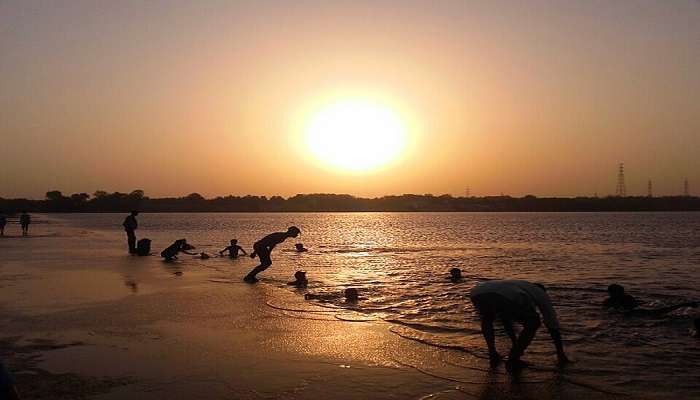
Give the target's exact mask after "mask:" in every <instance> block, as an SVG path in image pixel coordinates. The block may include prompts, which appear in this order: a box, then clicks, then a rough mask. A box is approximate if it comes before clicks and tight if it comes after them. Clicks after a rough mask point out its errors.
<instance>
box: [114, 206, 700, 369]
mask: <svg viewBox="0 0 700 400" xmlns="http://www.w3.org/2000/svg"><path fill="white" fill-rule="evenodd" d="M137 215H138V212H136V211H134V212H132V213H131V215H130V216H128V217H127V218H126V220H125V221H124V228H125V230H126V232H127V239H128V243H129V252H132V253H135V254H140V253H139V252H138V245H137V246H136V247H133V244H134V243H135V235H134V230H135V229H136V227H137V223H136V219H135V217H136V216H137ZM300 233H301V230H300V229H299V228H297V227H296V226H291V227H289V228H288V229H287V230H286V231H283V232H274V233H271V234H269V235H267V236H265V237H263V238H262V239H260V240H258V241H257V242H255V243H254V244H253V251H252V253H250V257H251V258H255V257H257V258H258V259H259V260H260V263H259V265H257V266H256V267H255V268H253V269H252V270H251V271H250V272H249V273H248V274H247V275H246V276H245V277H244V278H243V280H244V281H245V282H248V283H255V282H257V281H258V278H257V275H258V274H259V273H260V272H262V271H265V270H266V269H268V268H269V267H270V266H271V265H272V258H271V254H272V250H273V249H274V248H275V246H277V245H278V244H280V243H282V242H284V241H285V240H286V239H288V238H296V237H297V236H299V234H300ZM295 247H296V250H297V251H298V252H304V251H307V249H306V248H304V246H303V244H301V243H297V244H296V245H295ZM193 249H194V247H192V246H191V245H189V244H188V243H187V241H186V240H185V239H180V240H177V241H175V242H174V243H173V244H172V245H170V246H169V247H168V248H166V249H165V250H163V252H161V256H162V257H163V258H164V259H166V260H173V259H176V258H177V254H178V253H181V252H182V253H185V254H189V255H197V253H194V252H190V250H193ZM149 250H150V247H149ZM226 252H228V254H229V256H230V257H231V258H237V257H238V254H239V252H241V253H243V254H244V255H245V254H247V253H246V251H245V250H244V249H243V248H242V247H241V246H239V245H238V242H237V240H236V239H233V240H231V242H230V245H229V246H227V247H226V248H224V249H223V250H221V251H220V252H219V254H220V255H222V256H223V255H224V253H226ZM200 256H201V257H202V258H205V256H206V258H208V257H209V256H208V255H206V253H200ZM449 273H450V276H449V278H448V279H449V280H450V281H451V282H453V283H458V282H462V281H463V280H464V278H463V276H462V271H461V270H460V269H459V268H452V269H451V270H450V271H449ZM308 282H309V281H308V278H307V277H306V272H304V271H297V272H296V273H295V274H294V281H292V282H289V283H288V284H289V285H291V286H295V287H298V288H305V287H306V286H307V285H308ZM607 291H608V295H609V297H608V298H607V299H605V301H604V302H603V305H604V306H605V307H608V308H614V309H617V310H620V311H623V312H626V313H629V314H633V315H640V316H644V315H647V316H662V315H665V314H667V313H669V312H671V311H674V310H677V309H679V308H683V307H697V306H698V303H697V302H685V303H680V304H676V305H672V306H668V307H662V308H655V309H650V308H642V307H640V303H639V302H638V301H637V300H636V299H635V298H634V297H632V296H631V295H629V294H627V293H625V290H624V288H623V287H622V286H621V285H619V284H612V285H610V286H609V287H608V290H607ZM304 297H305V299H307V300H321V301H333V300H337V299H339V298H340V297H344V298H345V301H346V302H349V303H356V302H357V301H358V300H359V299H360V297H359V293H358V291H357V289H355V288H347V289H346V290H345V291H344V292H343V294H342V295H340V294H312V293H307V294H306V295H305V296H304ZM469 298H470V300H471V302H472V304H473V306H474V309H475V310H476V311H477V313H478V314H479V318H480V322H481V332H482V335H483V337H484V340H485V342H486V346H487V348H488V353H489V359H490V364H491V365H492V366H493V367H495V366H497V365H498V364H499V363H500V362H501V361H502V360H503V358H502V357H501V355H500V354H499V353H498V351H497V350H496V340H495V330H494V322H495V321H496V320H500V322H501V324H502V326H503V329H504V331H505V332H506V334H507V336H508V337H509V339H510V341H511V349H510V352H509V355H508V358H507V361H506V369H507V370H508V371H517V370H519V369H522V368H524V367H526V366H527V365H528V364H527V363H526V362H524V361H523V360H521V357H522V355H523V354H524V353H525V350H526V349H527V348H528V346H529V345H530V343H531V342H532V340H533V338H534V337H535V333H536V332H537V330H538V329H539V328H540V326H541V325H542V324H544V325H545V327H546V328H547V329H548V331H549V334H550V336H551V339H552V342H553V343H554V347H555V350H556V354H557V359H558V364H559V365H563V364H566V363H568V362H569V359H568V357H567V356H566V353H565V352H564V344H563V340H562V335H561V332H560V328H559V320H558V318H557V314H556V311H555V310H554V306H553V305H552V301H551V299H550V297H549V295H548V294H547V289H546V288H545V287H544V285H542V284H539V283H533V282H528V281H525V280H486V281H484V282H480V283H477V284H476V286H474V287H473V288H472V289H471V291H470V293H469ZM514 323H518V324H519V325H521V326H522V329H521V330H520V332H517V331H516V329H515V328H514ZM691 335H693V336H695V337H699V336H700V318H696V319H695V320H694V329H693V330H692V331H691Z"/></svg>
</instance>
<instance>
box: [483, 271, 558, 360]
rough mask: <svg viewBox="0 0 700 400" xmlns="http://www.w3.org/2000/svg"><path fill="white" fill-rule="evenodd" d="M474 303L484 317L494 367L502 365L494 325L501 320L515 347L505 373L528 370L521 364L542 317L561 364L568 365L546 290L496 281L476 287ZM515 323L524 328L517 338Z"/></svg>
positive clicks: (484, 327) (484, 330) (533, 285)
mask: <svg viewBox="0 0 700 400" xmlns="http://www.w3.org/2000/svg"><path fill="white" fill-rule="evenodd" d="M470 297H471V301H472V303H473V304H474V307H475V308H476V310H477V311H478V312H479V316H480V317H481V333H482V334H483V335H484V339H485V340H486V345H487V346H488V349H489V358H490V360H491V365H492V366H494V367H495V366H496V365H498V363H499V362H500V361H501V356H500V355H499V354H498V352H497V351H496V340H495V334H494V330H493V322H494V320H495V319H496V318H500V319H501V322H502V323H503V328H504V329H505V331H506V333H507V334H508V337H510V340H511V342H512V344H513V346H512V348H511V350H510V355H509V356H508V361H507V363H506V369H508V370H509V371H512V370H516V369H520V368H523V367H525V366H527V363H525V362H523V361H521V360H520V357H521V356H522V355H523V353H524V352H525V349H527V347H528V346H529V345H530V342H532V339H533V338H534V337H535V332H537V328H539V327H540V325H541V322H540V316H539V315H538V314H537V311H536V310H539V312H540V313H541V314H542V319H543V320H544V324H545V326H546V327H547V328H549V334H550V335H551V336H552V341H553V342H554V346H555V347H556V350H557V358H558V359H559V364H560V365H561V364H564V363H566V362H568V359H567V358H566V354H564V345H563V344H562V340H561V333H560V332H559V321H558V320H557V314H556V312H555V311H554V307H552V301H551V300H550V299H549V296H548V295H547V292H546V291H545V289H544V286H542V285H539V284H534V283H530V282H527V281H520V280H493V281H489V282H484V283H480V284H478V285H476V286H475V287H474V288H473V289H472V291H471V293H470ZM513 321H516V322H518V323H520V324H522V325H523V330H522V332H521V333H520V336H519V337H518V336H516V335H515V331H514V330H513Z"/></svg>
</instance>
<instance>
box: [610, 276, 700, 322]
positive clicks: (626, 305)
mask: <svg viewBox="0 0 700 400" xmlns="http://www.w3.org/2000/svg"><path fill="white" fill-rule="evenodd" d="M608 295H609V297H608V298H607V299H605V301H603V306H604V307H607V308H614V309H617V310H620V311H623V312H625V313H629V314H634V315H648V316H661V315H664V314H668V313H670V312H671V311H675V310H678V309H679V308H684V307H693V308H695V307H697V306H698V302H696V301H690V302H686V303H680V304H675V305H672V306H668V307H660V308H639V305H640V304H639V302H638V301H637V299H635V298H634V297H633V296H631V295H629V294H627V293H625V288H624V287H622V285H618V284H616V283H613V284H612V285H610V286H608Z"/></svg>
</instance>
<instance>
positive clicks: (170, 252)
mask: <svg viewBox="0 0 700 400" xmlns="http://www.w3.org/2000/svg"><path fill="white" fill-rule="evenodd" d="M193 248H194V247H193V246H190V245H189V244H187V240H186V239H179V240H176V241H175V242H174V243H173V244H171V245H170V246H168V248H166V249H165V250H163V251H161V252H160V256H161V257H163V258H165V261H172V260H175V259H177V255H178V253H185V254H189V255H191V256H196V255H197V253H190V252H189V251H187V250H190V249H193Z"/></svg>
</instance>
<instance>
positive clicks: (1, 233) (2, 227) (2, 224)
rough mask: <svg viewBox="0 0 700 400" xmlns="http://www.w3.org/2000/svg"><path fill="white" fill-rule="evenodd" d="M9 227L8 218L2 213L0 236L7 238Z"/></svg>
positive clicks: (0, 216) (0, 215)
mask: <svg viewBox="0 0 700 400" xmlns="http://www.w3.org/2000/svg"><path fill="white" fill-rule="evenodd" d="M6 225H7V217H6V216H5V214H3V213H2V211H0V236H5V226H6Z"/></svg>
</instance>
